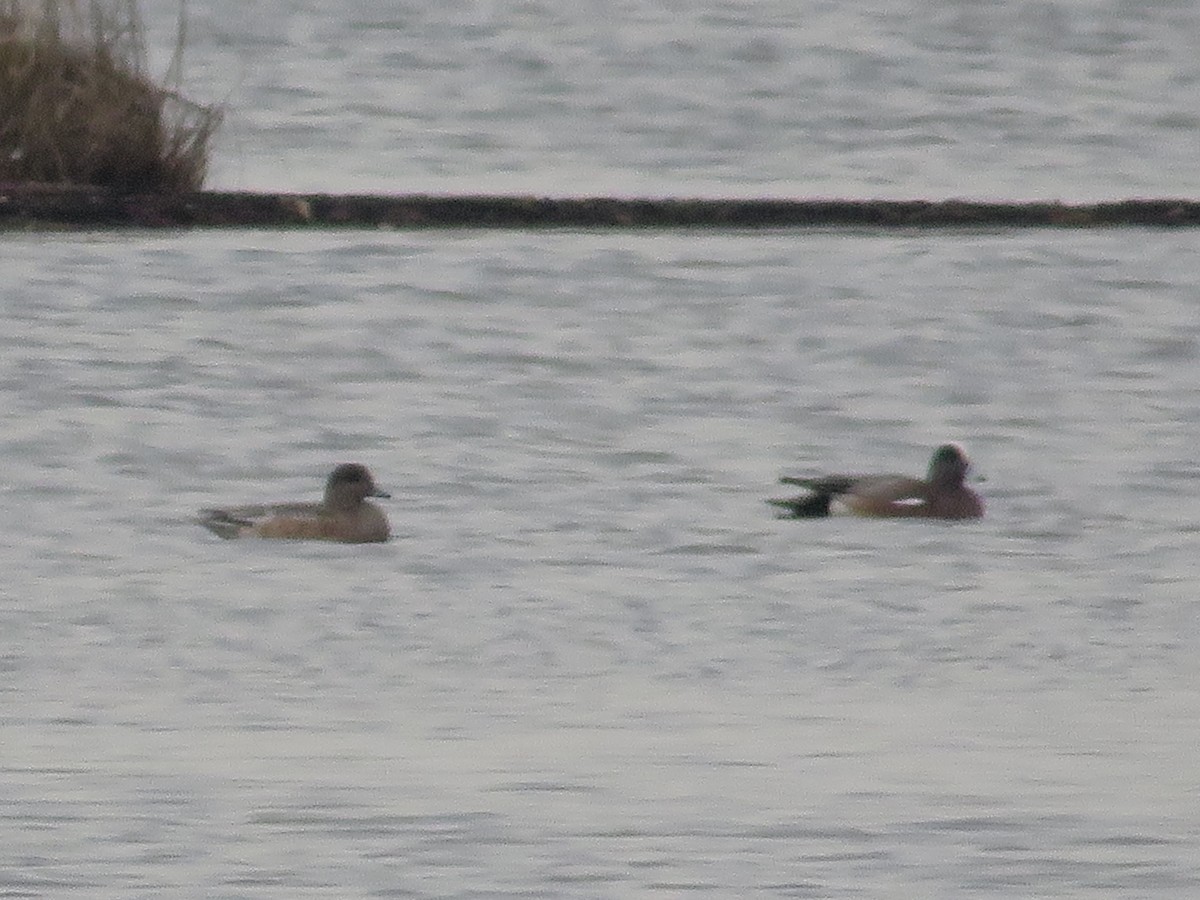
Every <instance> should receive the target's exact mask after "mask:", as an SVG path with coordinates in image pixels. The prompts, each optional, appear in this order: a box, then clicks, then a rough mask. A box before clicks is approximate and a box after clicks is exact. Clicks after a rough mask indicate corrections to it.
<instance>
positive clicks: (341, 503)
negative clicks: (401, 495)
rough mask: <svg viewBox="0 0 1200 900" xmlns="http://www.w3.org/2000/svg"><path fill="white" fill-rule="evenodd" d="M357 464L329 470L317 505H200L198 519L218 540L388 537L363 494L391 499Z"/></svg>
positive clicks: (380, 516)
mask: <svg viewBox="0 0 1200 900" xmlns="http://www.w3.org/2000/svg"><path fill="white" fill-rule="evenodd" d="M390 496H391V494H389V493H387V492H386V491H383V490H380V489H379V487H377V486H376V484H375V479H374V478H372V477H371V473H370V471H369V470H368V469H367V467H366V466H364V465H362V464H361V463H343V464H341V465H339V466H337V467H336V468H335V469H334V470H333V471H332V472H330V473H329V477H328V479H326V481H325V496H324V498H323V499H322V500H321V502H320V503H273V504H268V505H262V506H233V507H223V508H213V509H202V510H200V513H199V518H198V521H199V523H200V524H201V525H203V526H204V527H205V528H207V529H208V530H209V531H212V532H213V533H214V534H217V535H219V536H220V537H223V538H228V539H232V538H245V537H251V538H271V539H276V540H310V541H340V542H342V543H345V544H372V543H381V542H383V541H386V540H387V539H388V538H389V537H390V536H391V527H390V526H389V524H388V519H387V516H386V515H385V514H384V511H383V510H382V509H380V508H379V506H377V505H376V504H374V503H371V502H370V501H369V500H367V498H368V497H385V498H386V497H390Z"/></svg>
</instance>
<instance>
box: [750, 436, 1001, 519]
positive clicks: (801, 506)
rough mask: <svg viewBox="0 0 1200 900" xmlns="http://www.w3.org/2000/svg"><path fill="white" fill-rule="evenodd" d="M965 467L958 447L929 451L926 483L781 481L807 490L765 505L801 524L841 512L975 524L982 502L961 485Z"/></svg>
mask: <svg viewBox="0 0 1200 900" xmlns="http://www.w3.org/2000/svg"><path fill="white" fill-rule="evenodd" d="M970 467H971V463H970V461H969V460H968V459H967V454H966V453H964V452H963V449H962V448H961V447H960V446H958V445H957V444H942V446H940V447H938V448H937V449H936V450H934V451H933V458H932V459H931V460H930V461H929V475H928V477H926V478H925V479H920V478H910V477H908V476H907V475H823V476H817V477H815V478H804V477H793V476H784V477H783V478H781V479H779V480H780V481H781V482H783V483H784V484H795V485H799V486H800V487H803V488H807V489H808V493H806V494H802V495H801V496H799V497H788V498H784V499H780V500H769V501H767V502H768V503H771V504H773V505H775V506H778V507H781V508H783V509H785V510H786V511H787V512H786V513H785V517H794V518H800V519H806V518H816V517H820V516H828V515H829V514H830V513H831V512H843V511H844V512H849V513H852V514H855V515H860V516H889V517H912V518H926V519H978V518H979V517H980V516H982V515H983V500H982V499H980V497H979V495H978V494H976V493H975V492H974V491H973V490H971V489H970V488H969V487H967V486H966V484H964V481H963V480H964V479H965V478H966V475H967V470H968V469H969V468H970Z"/></svg>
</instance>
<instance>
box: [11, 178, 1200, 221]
mask: <svg viewBox="0 0 1200 900" xmlns="http://www.w3.org/2000/svg"><path fill="white" fill-rule="evenodd" d="M1197 225H1200V201H1194V200H1121V201H1115V202H1106V203H1090V204H1069V203H1057V202H1055V203H1045V202H1012V203H1007V202H971V201H965V200H938V201H930V200H782V199H746V200H721V199H661V200H660V199H637V198H634V199H620V198H613V197H584V198H565V197H564V198H555V197H521V196H486V195H464V196H431V195H421V194H402V195H395V196H386V195H361V194H359V195H355V194H262V193H251V192H244V191H198V192H195V193H182V194H123V193H119V192H115V191H112V190H107V189H103V188H93V187H74V186H55V185H11V184H10V185H0V228H3V229H9V230H11V229H14V228H38V229H41V228H87V229H94V228H247V227H250V228H289V227H290V228H331V227H349V228H397V229H424V228H512V229H530V228H724V229H742V228H744V229H764V228H867V229H880V228H885V229H891V228H914V229H931V228H958V229H993V228H1004V229H1008V228H1101V227H1103V228H1109V227H1118V226H1139V227H1157V228H1180V227H1195V226H1197Z"/></svg>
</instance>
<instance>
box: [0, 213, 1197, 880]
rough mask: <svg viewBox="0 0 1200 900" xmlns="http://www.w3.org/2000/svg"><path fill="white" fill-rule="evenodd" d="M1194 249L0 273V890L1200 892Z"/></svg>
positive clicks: (347, 255)
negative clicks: (843, 488)
mask: <svg viewBox="0 0 1200 900" xmlns="http://www.w3.org/2000/svg"><path fill="white" fill-rule="evenodd" d="M1196 240H1197V238H1196V236H1195V235H1194V234H1192V233H1164V232H1133V231H1122V232H1108V233H1094V232H1091V233H1061V232H1059V233H995V234H982V233H981V234H967V233H963V234H956V235H937V236H929V235H922V234H916V233H914V234H905V235H891V236H884V235H872V234H868V233H863V234H854V233H801V232H795V233H791V232H785V233H776V234H696V233H654V234H642V235H628V234H593V233H586V232H577V233H572V232H559V233H554V234H533V235H529V234H517V233H511V234H499V233H489V234H472V233H451V234H436V235H410V234H394V235H389V234H371V233H361V232H359V233H344V234H334V235H329V234H316V235H313V234H299V233H275V234H264V233H248V232H232V233H208V234H177V235H149V234H143V235H136V234H134V235H130V234H121V235H114V236H102V235H92V236H87V235H82V236H71V235H65V236H56V237H47V236H44V235H40V236H32V237H18V236H13V235H9V236H7V237H5V238H4V246H5V255H6V266H7V267H8V268H7V271H8V272H9V273H10V278H9V281H8V287H7V289H6V291H5V293H4V301H3V304H4V305H3V316H4V319H3V322H4V328H3V337H0V347H2V350H3V352H2V353H0V385H2V388H3V393H4V396H5V398H6V403H5V409H4V412H3V423H4V427H3V431H2V435H3V441H2V443H0V454H2V458H3V462H4V469H5V471H6V473H7V482H8V487H7V489H6V491H5V494H6V497H7V502H6V503H5V504H4V507H5V522H6V525H7V527H6V528H5V529H4V532H3V536H2V537H0V562H2V563H3V566H4V570H5V572H6V576H5V585H4V589H3V596H4V601H3V604H2V605H0V629H2V631H3V634H4V635H5V638H6V641H5V650H4V654H3V658H2V660H0V665H2V667H3V674H4V677H3V679H2V682H0V691H3V696H4V699H5V705H4V708H5V715H4V719H3V726H2V730H0V743H2V744H3V746H4V748H5V749H4V760H3V768H4V779H3V781H4V785H5V787H4V789H3V792H4V797H5V804H4V809H5V814H4V817H3V819H2V820H0V848H3V849H0V873H3V874H0V885H2V889H3V890H4V891H5V892H7V893H9V894H11V895H13V896H130V895H137V894H141V895H155V896H161V895H164V894H168V895H173V896H196V897H201V896H203V897H214V896H229V897H234V896H278V897H316V896H329V897H335V896H336V897H345V896H418V897H442V896H503V895H509V894H512V895H521V896H580V897H584V896H640V895H649V894H657V895H661V896H679V895H682V894H688V895H704V896H746V895H747V894H750V893H759V894H764V895H768V896H798V897H808V896H811V897H851V896H917V895H922V896H944V897H952V896H953V897H958V896H965V895H987V896H1004V897H1008V896H1031V895H1037V896H1046V897H1112V896H1146V895H1152V896H1156V897H1168V896H1174V897H1190V896H1193V895H1194V894H1195V893H1196V891H1197V889H1198V887H1200V865H1198V864H1197V860H1200V833H1198V831H1200V816H1198V815H1197V812H1196V805H1195V801H1194V798H1195V793H1196V786H1197V784H1196V782H1197V774H1198V773H1197V765H1196V762H1195V747H1196V744H1197V739H1198V738H1200V725H1198V722H1200V716H1198V715H1197V714H1198V713H1200V696H1198V695H1197V692H1196V684H1197V677H1198V675H1200V662H1198V661H1200V653H1198V652H1197V651H1198V650H1200V646H1198V644H1200V638H1198V637H1197V635H1200V629H1198V628H1197V624H1198V622H1197V618H1198V616H1197V612H1198V606H1197V599H1196V591H1195V585H1196V563H1195V549H1194V548H1195V544H1196V540H1197V534H1198V533H1200V532H1198V527H1200V526H1198V520H1197V511H1198V509H1200V505H1198V499H1200V479H1198V477H1197V475H1198V472H1197V467H1196V463H1195V447H1196V439H1197V429H1198V427H1200V404H1198V399H1200V394H1198V393H1197V388H1196V375H1195V373H1196V365H1197V353H1198V348H1200V343H1198V341H1200V333H1198V331H1200V324H1197V323H1198V321H1200V320H1198V318H1197V315H1196V303H1197V301H1196V296H1195V289H1194V285H1195V283H1196V280H1197V268H1196V259H1197V254H1196ZM948 438H955V439H959V440H961V441H963V442H964V443H965V444H966V446H967V447H968V449H969V450H970V451H971V452H972V454H973V456H974V458H975V461H976V463H977V466H978V469H979V470H980V472H981V474H982V475H983V476H985V477H986V480H985V481H983V482H982V483H981V484H980V485H979V488H980V490H981V491H982V492H983V493H984V494H985V496H986V497H987V500H988V503H989V515H988V517H987V518H985V519H984V520H983V521H981V522H979V523H967V524H957V525H945V524H938V523H919V522H906V523H889V522H879V521H861V520H854V519H843V520H825V521H819V522H795V521H781V520H776V519H774V518H772V517H771V513H770V510H769V508H768V507H767V506H766V505H765V504H764V503H763V500H764V499H765V498H766V497H769V496H771V495H772V494H773V493H774V492H775V486H774V484H773V482H774V480H775V479H776V477H777V476H778V475H779V474H781V473H783V472H786V471H805V470H809V469H818V468H821V467H823V466H827V465H839V466H847V467H850V468H855V469H869V468H885V469H891V468H901V469H906V470H911V471H913V472H917V471H920V470H921V469H923V467H924V465H925V462H926V459H927V456H928V453H929V449H930V447H931V446H932V445H933V444H935V443H937V442H939V441H941V440H944V439H948ZM349 459H357V460H361V461H363V462H366V463H368V464H369V465H370V466H371V467H372V469H373V470H374V471H375V473H376V474H377V477H378V478H379V480H380V481H381V482H382V483H384V484H385V486H387V487H389V488H390V489H391V491H392V493H393V500H391V501H390V502H388V509H389V512H390V514H391V517H392V520H393V525H394V528H395V531H396V537H395V539H394V540H393V541H392V542H391V543H389V544H386V545H382V546H360V547H344V546H323V545H305V544H257V543H246V542H232V543H230V542H222V541H220V540H218V539H216V538H214V537H213V536H211V535H209V534H208V533H207V532H205V531H203V530H202V529H200V528H199V527H198V526H196V525H194V524H193V523H192V522H191V521H190V517H191V516H192V514H193V511H194V510H195V509H196V508H198V507H201V506H205V505H212V504H219V503H223V502H230V501H235V500H239V501H240V500H245V501H255V500H274V499H299V498H303V497H308V496H313V495H315V494H316V493H317V492H318V491H319V488H320V484H321V480H322V479H323V477H324V475H325V473H326V472H327V470H328V469H329V467H330V465H331V464H332V463H334V462H337V461H341V460H349Z"/></svg>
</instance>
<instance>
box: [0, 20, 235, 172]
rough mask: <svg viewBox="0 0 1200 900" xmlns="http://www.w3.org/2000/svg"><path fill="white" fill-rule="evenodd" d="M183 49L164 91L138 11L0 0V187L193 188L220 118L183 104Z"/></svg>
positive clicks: (215, 113) (203, 108)
mask: <svg viewBox="0 0 1200 900" xmlns="http://www.w3.org/2000/svg"><path fill="white" fill-rule="evenodd" d="M35 7H36V8H35ZM183 42H184V29H183V25H182V19H181V24H180V28H179V31H178V34H177V42H176V48H175V58H174V61H173V63H172V65H171V68H170V70H169V72H168V76H167V79H168V81H169V82H171V84H169V85H168V86H163V85H160V84H157V83H155V82H154V81H152V80H151V79H150V78H149V77H148V76H147V75H146V74H145V67H146V66H145V59H146V53H145V47H144V45H143V43H142V31H141V19H140V16H139V14H138V10H137V6H136V0H0V181H2V182H8V183H14V182H16V183H42V184H47V183H48V184H74V185H95V186H102V187H110V188H114V189H117V190H120V191H125V192H137V193H162V192H176V191H190V190H196V189H198V188H199V187H200V186H201V184H202V183H203V181H204V176H205V172H206V170H207V164H208V149H209V141H210V139H211V138H212V136H213V134H214V132H215V131H216V128H217V126H218V125H219V124H220V119H221V115H220V111H219V110H218V109H216V108H214V107H208V106H202V105H200V104H197V103H193V102H192V101H190V100H187V99H186V98H184V97H183V96H182V95H181V94H180V93H179V91H178V86H179V85H178V82H179V80H180V75H179V73H180V62H181V54H182V50H183Z"/></svg>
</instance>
